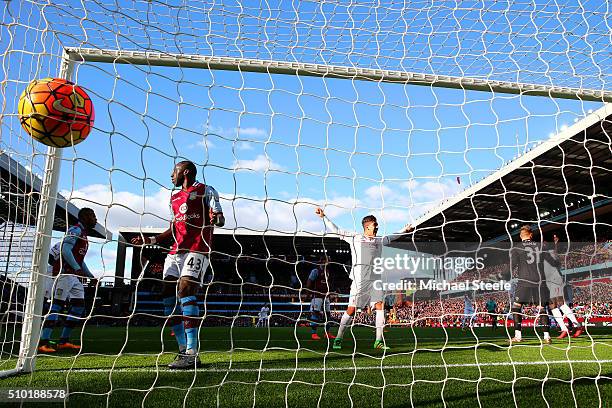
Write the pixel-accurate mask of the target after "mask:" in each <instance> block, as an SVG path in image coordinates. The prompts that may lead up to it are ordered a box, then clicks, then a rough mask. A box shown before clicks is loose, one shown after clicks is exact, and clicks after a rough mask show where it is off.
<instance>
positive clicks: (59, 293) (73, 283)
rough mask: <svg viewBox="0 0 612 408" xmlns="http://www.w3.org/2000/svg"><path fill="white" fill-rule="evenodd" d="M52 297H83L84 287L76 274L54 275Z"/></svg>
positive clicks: (64, 298) (63, 299) (61, 298)
mask: <svg viewBox="0 0 612 408" xmlns="http://www.w3.org/2000/svg"><path fill="white" fill-rule="evenodd" d="M51 282H53V280H51ZM53 298H54V299H57V300H61V301H65V300H66V299H67V298H70V299H84V298H85V289H84V288H83V284H82V283H81V281H80V280H79V278H78V277H77V276H76V275H64V274H60V275H58V276H57V277H56V281H55V292H54V294H53Z"/></svg>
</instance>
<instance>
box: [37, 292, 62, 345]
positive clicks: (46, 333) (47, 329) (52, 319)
mask: <svg viewBox="0 0 612 408" xmlns="http://www.w3.org/2000/svg"><path fill="white" fill-rule="evenodd" d="M62 306H63V302H62V303H60V302H55V301H54V302H53V304H52V305H51V314H49V316H47V319H46V320H45V324H44V327H43V329H42V333H41V335H40V340H41V341H42V342H43V343H46V342H48V340H49V339H50V338H51V335H52V334H53V328H54V327H55V323H56V322H57V319H58V316H57V314H58V313H59V312H61V311H62Z"/></svg>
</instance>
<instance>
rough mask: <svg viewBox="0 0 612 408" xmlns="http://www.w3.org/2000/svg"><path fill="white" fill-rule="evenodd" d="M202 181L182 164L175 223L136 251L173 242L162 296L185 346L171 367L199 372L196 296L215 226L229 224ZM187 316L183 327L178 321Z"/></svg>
mask: <svg viewBox="0 0 612 408" xmlns="http://www.w3.org/2000/svg"><path fill="white" fill-rule="evenodd" d="M196 175H197V169H196V166H195V164H193V162H191V161H182V162H180V163H177V165H176V166H175V167H174V170H173V171H172V175H171V179H172V184H173V185H174V186H175V187H180V188H181V190H179V191H178V192H176V193H174V194H173V195H172V197H171V206H172V212H173V219H172V222H171V223H170V228H168V229H167V230H166V231H164V232H162V233H161V234H159V235H157V236H155V237H151V238H145V239H144V240H143V238H142V237H137V238H134V239H132V243H133V244H135V245H142V244H155V243H160V244H164V243H167V242H173V243H172V247H171V249H170V253H169V254H168V256H167V257H166V260H165V262H164V272H163V277H164V289H163V294H162V296H163V298H164V299H163V302H164V311H165V313H166V315H167V316H170V318H169V322H168V323H169V325H170V326H172V330H173V331H174V338H175V339H176V341H177V343H178V346H179V354H178V355H177V356H176V358H175V360H174V362H172V363H171V364H170V365H169V367H170V368H176V369H187V368H194V367H195V366H197V365H198V364H199V362H200V359H199V357H198V329H199V324H198V321H199V317H200V309H199V307H198V303H197V299H196V294H197V292H198V289H199V287H200V285H201V283H202V279H203V277H204V274H205V273H206V269H207V268H208V266H209V264H210V259H209V256H210V251H211V246H212V237H213V229H214V226H218V227H222V226H223V225H224V224H225V218H224V217H223V210H222V208H221V204H220V202H219V194H218V193H217V191H216V190H215V189H214V188H213V187H211V186H208V185H206V184H202V183H199V182H197V181H196ZM177 293H178V298H179V304H177ZM181 310H182V321H181V319H180V316H177V315H179V314H180V313H181Z"/></svg>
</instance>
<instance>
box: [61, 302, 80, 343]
mask: <svg viewBox="0 0 612 408" xmlns="http://www.w3.org/2000/svg"><path fill="white" fill-rule="evenodd" d="M80 302H81V303H82V302H83V300H82V299H81V301H80ZM84 311H85V306H82V305H81V304H79V305H72V306H70V310H69V311H68V317H67V318H66V321H65V322H64V327H63V329H62V334H61V336H60V343H67V342H68V339H69V338H70V333H72V329H73V328H74V327H75V326H76V325H77V324H78V323H79V318H80V317H81V316H83V312H84Z"/></svg>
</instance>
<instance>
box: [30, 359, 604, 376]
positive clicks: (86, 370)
mask: <svg viewBox="0 0 612 408" xmlns="http://www.w3.org/2000/svg"><path fill="white" fill-rule="evenodd" d="M608 363H612V360H551V361H514V362H507V361H505V362H492V363H465V364H414V365H409V364H402V365H388V366H383V367H382V368H383V369H384V370H406V369H428V368H462V367H498V366H539V365H559V364H608ZM380 369H381V367H380V366H366V367H358V366H353V367H325V368H324V367H298V368H292V367H278V368H272V367H266V368H261V369H260V368H215V367H210V368H206V367H203V368H198V369H197V371H202V372H207V373H227V372H228V371H229V372H234V373H255V372H298V371H323V370H325V371H355V370H357V371H362V370H380ZM40 371H46V370H44V369H42V370H40ZM49 371H56V370H49ZM58 371H59V370H58ZM61 371H70V372H71V373H73V372H74V373H107V372H110V371H112V372H119V373H129V372H134V373H155V372H169V373H185V372H191V371H193V370H171V369H169V368H166V367H159V368H146V367H142V368H114V369H112V370H111V369H110V368H109V369H102V368H75V369H70V370H61Z"/></svg>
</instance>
